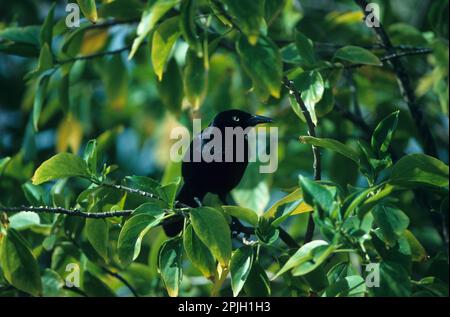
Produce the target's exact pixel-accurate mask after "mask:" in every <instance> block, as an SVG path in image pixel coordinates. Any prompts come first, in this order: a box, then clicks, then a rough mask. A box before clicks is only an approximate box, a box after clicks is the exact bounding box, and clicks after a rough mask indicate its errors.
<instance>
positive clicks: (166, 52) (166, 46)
mask: <svg viewBox="0 0 450 317" xmlns="http://www.w3.org/2000/svg"><path fill="white" fill-rule="evenodd" d="M180 34H181V33H180V29H179V18H178V17H177V16H176V17H173V18H169V19H167V20H165V21H164V22H162V23H161V24H160V25H158V27H157V28H156V29H155V32H154V33H153V39H152V64H153V70H154V71H155V74H156V76H158V80H159V81H161V80H162V79H163V72H164V68H165V67H166V64H167V60H168V59H169V56H170V53H171V52H172V48H173V46H174V44H175V43H176V41H177V39H178V38H179V37H180ZM175 91H176V89H174V92H175Z"/></svg>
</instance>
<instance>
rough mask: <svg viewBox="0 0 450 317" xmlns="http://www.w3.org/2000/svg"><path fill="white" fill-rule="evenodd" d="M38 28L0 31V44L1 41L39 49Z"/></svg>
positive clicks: (24, 27) (17, 28)
mask: <svg viewBox="0 0 450 317" xmlns="http://www.w3.org/2000/svg"><path fill="white" fill-rule="evenodd" d="M40 30H41V28H40V27H39V26H34V25H33V26H23V27H8V28H5V29H2V30H0V42H2V41H3V40H5V41H11V42H18V43H23V44H29V45H31V46H35V47H39V45H40V43H39V32H40Z"/></svg>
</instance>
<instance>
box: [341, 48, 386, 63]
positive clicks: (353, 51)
mask: <svg viewBox="0 0 450 317" xmlns="http://www.w3.org/2000/svg"><path fill="white" fill-rule="evenodd" d="M334 58H338V59H341V60H344V61H348V62H351V63H355V64H365V65H375V66H381V65H383V63H381V61H380V59H379V58H378V57H377V56H376V55H375V54H373V53H372V52H370V51H368V50H366V49H364V48H362V47H359V46H345V47H342V48H340V49H339V50H337V52H336V53H335V54H334Z"/></svg>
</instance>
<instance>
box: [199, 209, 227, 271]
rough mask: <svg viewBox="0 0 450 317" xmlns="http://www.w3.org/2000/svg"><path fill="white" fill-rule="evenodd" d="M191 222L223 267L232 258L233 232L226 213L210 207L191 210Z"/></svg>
mask: <svg viewBox="0 0 450 317" xmlns="http://www.w3.org/2000/svg"><path fill="white" fill-rule="evenodd" d="M191 223H192V227H193V228H194V230H195V233H196V234H197V236H198V237H199V238H200V240H201V241H202V242H203V243H204V244H205V245H206V246H207V247H208V248H209V250H210V251H211V253H212V254H213V255H214V257H215V258H216V259H217V260H218V261H219V263H220V265H221V266H222V267H228V263H229V261H230V258H231V232H230V227H229V226H228V223H227V221H226V220H225V217H224V215H223V214H222V213H221V212H220V211H218V210H216V209H213V208H210V207H200V208H195V209H192V210H191Z"/></svg>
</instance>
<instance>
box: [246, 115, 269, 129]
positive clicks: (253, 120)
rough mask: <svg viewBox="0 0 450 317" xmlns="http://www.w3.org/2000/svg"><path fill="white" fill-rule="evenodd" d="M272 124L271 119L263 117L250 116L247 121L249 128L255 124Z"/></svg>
mask: <svg viewBox="0 0 450 317" xmlns="http://www.w3.org/2000/svg"><path fill="white" fill-rule="evenodd" d="M271 122H273V119H271V118H269V117H264V116H256V115H254V116H251V117H250V119H248V125H249V126H250V127H254V126H255V125H257V124H262V123H271Z"/></svg>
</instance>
